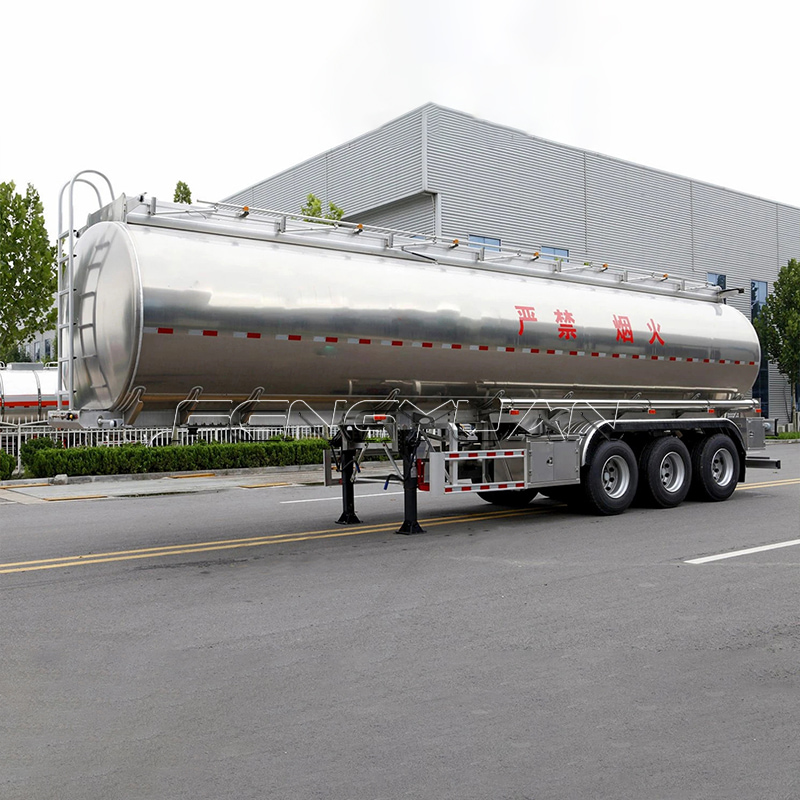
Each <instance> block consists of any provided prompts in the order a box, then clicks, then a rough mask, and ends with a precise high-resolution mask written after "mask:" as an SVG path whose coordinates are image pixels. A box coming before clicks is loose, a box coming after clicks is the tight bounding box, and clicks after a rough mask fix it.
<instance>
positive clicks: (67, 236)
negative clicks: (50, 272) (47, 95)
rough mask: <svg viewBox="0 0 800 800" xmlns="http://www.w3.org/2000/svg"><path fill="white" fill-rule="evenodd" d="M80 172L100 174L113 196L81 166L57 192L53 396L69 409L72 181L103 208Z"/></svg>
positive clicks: (60, 406) (71, 374)
mask: <svg viewBox="0 0 800 800" xmlns="http://www.w3.org/2000/svg"><path fill="white" fill-rule="evenodd" d="M83 175H97V176H99V177H100V178H102V179H103V180H104V181H105V184H106V186H107V187H108V193H109V195H110V198H111V202H113V200H114V189H113V188H112V186H111V181H109V179H108V178H107V177H106V176H105V175H103V173H102V172H98V171H97V170H94V169H85V170H82V171H81V172H78V173H77V174H76V175H75V176H74V177H73V178H72V180H71V181H68V182H67V183H65V184H64V185H63V186H62V187H61V192H60V193H59V196H58V234H57V248H58V253H57V261H56V268H57V270H58V294H57V297H58V323H57V330H56V336H57V341H58V362H57V363H58V389H57V391H56V397H57V399H58V406H57V407H58V409H59V410H62V409H64V405H65V404H64V400H65V398H66V400H67V404H66V407H67V409H68V410H69V411H74V390H75V382H74V356H75V353H74V346H73V328H74V326H75V324H76V321H75V308H74V297H73V290H74V286H73V275H74V254H75V239H76V238H77V230H76V228H75V202H74V200H75V196H74V195H75V184H76V183H84V184H87V185H88V186H90V187H91V188H92V189H94V192H95V195H96V196H97V205H98V208H103V199H102V196H101V194H100V190H99V189H98V188H97V186H95V184H94V183H92V181H90V180H87V179H86V178H83V177H81V176H83ZM67 189H69V192H68V195H67V199H68V206H67V229H66V230H64V192H65V191H67ZM65 245H66V247H65ZM65 384H66V385H65Z"/></svg>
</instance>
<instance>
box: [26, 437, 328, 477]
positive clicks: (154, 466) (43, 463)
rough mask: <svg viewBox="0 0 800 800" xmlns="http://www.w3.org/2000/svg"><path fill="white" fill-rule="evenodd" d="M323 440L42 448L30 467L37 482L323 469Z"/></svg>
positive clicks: (325, 444)
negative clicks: (60, 477)
mask: <svg viewBox="0 0 800 800" xmlns="http://www.w3.org/2000/svg"><path fill="white" fill-rule="evenodd" d="M327 446H328V445H327V442H326V441H325V440H324V439H297V440H293V441H290V442H286V441H275V440H270V441H267V442H243V443H240V444H204V445H202V446H197V445H187V446H183V447H178V446H168V447H141V446H139V445H124V446H122V447H73V448H69V449H67V450H64V449H53V448H44V447H42V446H40V447H39V448H38V449H37V450H35V452H33V453H32V454H31V456H30V463H29V464H28V465H26V466H27V468H28V470H29V471H30V473H31V475H32V476H33V477H36V478H52V477H53V476H54V475H61V474H64V475H131V474H137V473H144V472H194V471H202V470H219V469H252V468H256V467H284V466H295V465H299V464H321V463H322V454H323V452H324V451H325V449H326V448H327Z"/></svg>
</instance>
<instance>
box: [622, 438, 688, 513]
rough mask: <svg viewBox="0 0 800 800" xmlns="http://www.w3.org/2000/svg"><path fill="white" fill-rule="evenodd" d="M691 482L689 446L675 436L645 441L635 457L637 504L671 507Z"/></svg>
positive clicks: (681, 498)
mask: <svg viewBox="0 0 800 800" xmlns="http://www.w3.org/2000/svg"><path fill="white" fill-rule="evenodd" d="M691 485H692V459H691V456H690V455H689V449H688V448H687V447H686V445H685V444H684V443H683V442H682V441H681V440H680V439H678V437H677V436H664V437H662V438H660V439H654V440H653V441H652V442H650V443H649V444H647V445H646V446H645V448H644V450H642V454H641V455H640V456H639V490H638V492H637V495H636V500H637V503H640V504H641V505H645V506H650V507H651V508H675V506H678V505H680V504H681V503H682V502H683V501H684V500H685V499H686V495H687V494H688V493H689V488H690V487H691Z"/></svg>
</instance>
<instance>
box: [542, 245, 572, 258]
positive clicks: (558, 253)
mask: <svg viewBox="0 0 800 800" xmlns="http://www.w3.org/2000/svg"><path fill="white" fill-rule="evenodd" d="M539 254H540V255H543V256H545V257H547V256H549V257H550V258H552V259H554V260H555V259H561V260H562V261H569V250H565V249H564V248H563V247H541V248H540V249H539Z"/></svg>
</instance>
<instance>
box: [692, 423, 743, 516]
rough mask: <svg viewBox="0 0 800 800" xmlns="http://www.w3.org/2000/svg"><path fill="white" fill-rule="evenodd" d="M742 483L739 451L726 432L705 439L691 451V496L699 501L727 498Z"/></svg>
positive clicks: (716, 500) (715, 500) (717, 500)
mask: <svg viewBox="0 0 800 800" xmlns="http://www.w3.org/2000/svg"><path fill="white" fill-rule="evenodd" d="M738 482H739V453H738V451H737V450H736V445H734V443H733V442H732V441H731V439H730V437H729V436H726V435H725V434H724V433H715V434H714V435H713V436H709V437H708V438H707V439H703V440H702V441H701V442H699V443H698V444H697V445H696V447H695V448H694V449H693V450H692V489H691V492H692V496H693V497H695V498H696V499H698V500H705V501H708V502H719V501H720V500H727V499H728V498H729V497H730V496H731V495H732V494H733V492H734V490H735V489H736V484H737V483H738Z"/></svg>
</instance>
